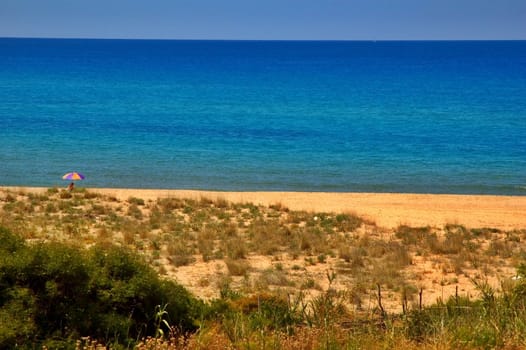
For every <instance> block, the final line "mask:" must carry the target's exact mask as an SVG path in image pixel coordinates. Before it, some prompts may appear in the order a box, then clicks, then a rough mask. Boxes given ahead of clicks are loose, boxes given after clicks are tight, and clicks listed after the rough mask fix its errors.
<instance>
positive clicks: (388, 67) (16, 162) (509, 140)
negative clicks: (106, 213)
mask: <svg viewBox="0 0 526 350" xmlns="http://www.w3.org/2000/svg"><path fill="white" fill-rule="evenodd" d="M72 170H76V171H79V172H82V173H84V174H85V175H86V177H87V178H86V180H84V182H83V183H82V185H83V186H87V187H141V188H191V189H214V190H290V191H372V192H430V193H481V194H515V195H526V41H515V42H513V41H510V42H495V41H493V42H484V41H479V42H469V41H464V42H447V41H444V42H287V41H284V42H275V41H274V42H272V41H268V42H265V41H253V42H251V41H154V40H44V39H0V185H31V186H65V185H66V184H65V183H64V182H63V181H62V180H61V179H60V178H61V176H62V175H63V174H64V173H65V172H68V171H72Z"/></svg>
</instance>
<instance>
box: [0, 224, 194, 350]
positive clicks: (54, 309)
mask: <svg viewBox="0 0 526 350" xmlns="http://www.w3.org/2000/svg"><path fill="white" fill-rule="evenodd" d="M158 306H163V307H165V311H166V312H167V314H166V317H165V319H166V320H167V321H168V322H169V324H170V325H172V326H176V327H178V329H180V330H181V331H189V330H193V329H194V325H193V320H194V317H195V316H196V315H197V312H198V308H197V307H198V303H197V302H196V300H195V299H194V298H193V297H192V296H191V295H190V294H189V293H188V291H186V290H185V289H184V288H183V287H182V286H180V285H178V284H176V283H174V282H171V281H165V280H161V279H160V278H159V277H158V276H157V274H156V273H155V271H154V270H153V269H152V268H150V267H149V266H148V265H147V264H146V263H145V262H143V261H142V260H141V258H140V257H138V256H137V255H135V254H132V253H131V252H129V251H127V250H125V249H123V248H118V247H114V246H110V247H108V248H103V247H101V246H95V247H93V248H91V249H89V250H85V249H80V248H75V247H72V246H69V245H65V244H58V243H42V244H38V245H26V244H24V243H23V241H21V240H20V238H18V237H16V236H14V235H13V234H11V233H10V232H9V231H7V230H5V229H3V228H0V317H2V320H4V319H5V320H7V322H1V323H0V348H11V347H14V346H18V347H22V348H33V347H34V345H35V344H41V345H42V344H48V343H49V342H50V341H51V340H52V339H54V340H57V339H58V341H59V343H60V342H65V343H64V344H67V343H68V339H79V338H80V337H82V336H90V337H91V338H93V339H97V340H100V341H102V342H104V343H106V344H109V343H113V344H122V345H127V344H131V343H133V342H134V341H135V340H137V339H140V338H142V337H146V336H154V335H155V333H156V331H157V330H156V326H155V324H154V321H153V320H154V316H155V310H156V307H158ZM57 344H58V343H57ZM48 347H49V346H48ZM56 347H58V345H57V346H56Z"/></svg>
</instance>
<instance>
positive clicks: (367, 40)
mask: <svg viewBox="0 0 526 350" xmlns="http://www.w3.org/2000/svg"><path fill="white" fill-rule="evenodd" d="M0 39H42V40H130V41H131V40H137V41H139V40H143V41H245V42H257V41H259V42H265V41H266V42H269V41H274V42H276V41H278V42H279V41H280V42H292V41H304V42H401V41H405V42H424V41H426V42H429V41H437V42H439V41H442V42H443V41H459V42H460V41H464V42H465V41H526V38H524V39H224V38H223V39H222V38H210V39H192V38H104V37H38V36H36V37H33V36H0Z"/></svg>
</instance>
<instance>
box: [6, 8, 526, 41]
mask: <svg viewBox="0 0 526 350" xmlns="http://www.w3.org/2000/svg"><path fill="white" fill-rule="evenodd" d="M0 37H64V38H158V39H242V40H245V39H254V40H259V39H273V40H283V39H298V40H426V39H428V40H437V39H454V40H457V39H458V40H463V39H488V40H489V39H526V0H346V1H345V0H0Z"/></svg>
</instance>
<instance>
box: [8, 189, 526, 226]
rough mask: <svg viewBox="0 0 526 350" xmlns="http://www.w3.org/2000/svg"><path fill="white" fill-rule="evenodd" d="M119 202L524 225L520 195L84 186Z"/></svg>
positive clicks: (385, 222)
mask: <svg viewBox="0 0 526 350" xmlns="http://www.w3.org/2000/svg"><path fill="white" fill-rule="evenodd" d="M1 188H4V189H9V190H14V191H19V190H22V191H27V192H44V191H47V188H43V187H1ZM89 190H90V191H94V192H98V193H102V194H105V195H109V196H114V197H116V198H118V199H120V200H126V199H128V198H130V197H137V198H141V199H144V200H155V199H157V198H163V197H178V198H191V199H200V198H203V197H204V198H210V199H218V198H219V199H225V200H228V201H232V202H242V203H243V202H249V203H254V204H262V205H272V204H281V205H283V206H286V207H288V208H289V209H291V210H305V211H313V212H343V213H345V212H349V213H355V214H358V215H360V216H362V217H364V218H366V219H368V220H371V221H374V222H375V223H376V224H377V225H379V226H382V227H386V228H394V227H397V226H399V225H402V224H403V225H409V226H436V227H440V226H443V225H445V224H448V223H453V224H461V225H465V226H467V227H470V228H480V227H492V228H498V229H502V230H511V229H516V228H524V227H526V196H491V195H449V194H448V195H443V194H405V193H323V192H221V191H197V190H165V189H129V188H127V189H124V188H89Z"/></svg>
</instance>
